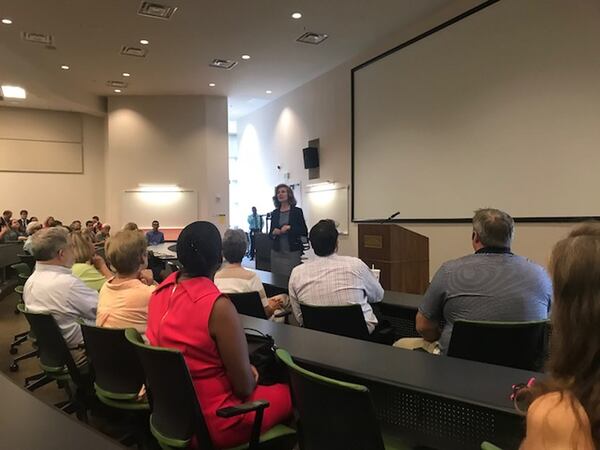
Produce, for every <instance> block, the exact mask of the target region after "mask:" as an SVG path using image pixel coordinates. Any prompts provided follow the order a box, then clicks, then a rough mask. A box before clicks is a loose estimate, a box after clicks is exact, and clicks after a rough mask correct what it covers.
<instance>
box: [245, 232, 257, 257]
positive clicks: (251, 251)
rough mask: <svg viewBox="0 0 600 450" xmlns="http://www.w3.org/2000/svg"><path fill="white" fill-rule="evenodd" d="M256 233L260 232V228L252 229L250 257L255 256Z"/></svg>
mask: <svg viewBox="0 0 600 450" xmlns="http://www.w3.org/2000/svg"><path fill="white" fill-rule="evenodd" d="M256 233H260V230H258V229H254V230H250V251H249V252H248V256H250V258H251V259H252V258H254V256H255V253H256V245H255V244H254V242H255V239H254V236H255V235H256Z"/></svg>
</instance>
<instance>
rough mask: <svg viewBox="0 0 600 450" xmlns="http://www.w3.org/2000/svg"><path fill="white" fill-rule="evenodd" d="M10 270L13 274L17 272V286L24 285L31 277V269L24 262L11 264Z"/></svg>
mask: <svg viewBox="0 0 600 450" xmlns="http://www.w3.org/2000/svg"><path fill="white" fill-rule="evenodd" d="M10 268H11V269H13V270H14V271H15V272H17V277H18V278H19V284H24V283H25V281H26V280H27V278H29V277H30V276H31V269H30V268H29V266H28V265H27V264H26V263H24V262H20V263H16V264H12V265H11V266H10Z"/></svg>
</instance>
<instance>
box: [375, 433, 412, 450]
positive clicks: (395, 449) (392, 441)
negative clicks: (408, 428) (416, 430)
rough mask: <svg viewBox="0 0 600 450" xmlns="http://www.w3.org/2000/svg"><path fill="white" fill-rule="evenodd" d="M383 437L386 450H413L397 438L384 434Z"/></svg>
mask: <svg viewBox="0 0 600 450" xmlns="http://www.w3.org/2000/svg"><path fill="white" fill-rule="evenodd" d="M381 437H382V438H383V446H384V447H385V450H412V447H411V446H410V445H408V444H407V443H406V442H405V441H403V440H402V439H400V438H398V437H396V436H393V435H391V434H388V433H385V432H383V433H381Z"/></svg>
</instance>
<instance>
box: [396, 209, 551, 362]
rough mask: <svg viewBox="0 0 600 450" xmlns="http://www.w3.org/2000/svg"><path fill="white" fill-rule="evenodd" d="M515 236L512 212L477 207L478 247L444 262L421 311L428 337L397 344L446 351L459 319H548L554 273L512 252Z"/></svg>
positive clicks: (475, 237)
mask: <svg viewBox="0 0 600 450" xmlns="http://www.w3.org/2000/svg"><path fill="white" fill-rule="evenodd" d="M513 236H514V221H513V219H512V217H511V216H509V215H508V214H507V213H505V212H503V211H500V210H497V209H480V210H478V211H476V212H475V216H474V217H473V233H472V236H471V241H472V245H473V250H475V253H474V254H472V255H468V256H464V257H462V258H459V259H456V260H453V261H448V262H446V263H444V264H443V265H442V266H441V267H440V269H439V270H438V271H437V273H436V274H435V275H434V277H433V279H432V280H431V284H430V285H429V288H428V289H427V292H426V293H425V298H424V300H423V304H422V305H421V306H420V307H419V312H418V313H417V317H416V328H417V331H418V332H419V334H420V335H421V336H423V338H405V339H400V340H399V341H396V343H394V346H396V347H400V348H407V349H419V348H421V349H424V350H426V351H428V352H430V353H442V354H445V352H446V351H447V350H448V344H449V342H450V337H451V335H452V327H453V325H454V322H455V321H456V320H459V319H464V320H489V321H528V320H543V319H547V318H548V312H549V310H550V302H551V297H552V283H551V281H550V278H549V277H548V274H547V273H546V272H545V270H544V269H543V268H542V267H540V266H538V265H537V264H534V263H533V262H531V261H529V260H527V259H526V258H523V257H522V256H517V255H515V254H513V253H512V252H511V243H512V239H513ZM442 322H443V323H444V325H443V327H442V328H441V329H440V324H441V323H442ZM438 340H439V341H438Z"/></svg>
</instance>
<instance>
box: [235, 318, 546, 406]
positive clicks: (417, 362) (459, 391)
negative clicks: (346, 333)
mask: <svg viewBox="0 0 600 450" xmlns="http://www.w3.org/2000/svg"><path fill="white" fill-rule="evenodd" d="M241 317H242V322H243V325H244V327H246V328H255V329H257V330H260V331H261V332H263V333H265V334H270V335H271V336H273V338H274V339H275V343H276V345H277V346H278V347H280V348H284V349H286V350H288V351H289V352H290V354H291V355H292V356H293V357H294V358H296V359H297V360H298V361H300V362H305V363H308V364H310V365H313V366H317V367H322V368H324V369H328V370H332V371H334V372H342V373H345V374H348V375H350V376H352V377H356V378H359V379H364V380H370V381H375V382H378V383H383V384H386V385H391V386H395V387H399V388H402V389H408V390H411V391H417V392H420V393H425V394H430V395H434V396H437V397H443V398H446V399H450V400H454V401H458V402H464V403H468V404H472V405H477V406H481V407H484V408H487V409H493V410H496V411H500V412H503V413H508V414H512V415H516V414H517V412H516V411H515V408H514V406H513V404H512V401H511V400H510V399H509V396H510V394H511V386H512V385H513V384H515V383H521V382H527V380H529V379H530V378H531V377H532V376H536V377H538V378H539V377H540V376H541V374H538V373H534V372H530V371H526V370H519V369H512V368H508V367H502V366H495V365H490V364H483V363H478V362H474V361H467V360H462V359H457V358H450V357H445V356H434V355H430V354H427V353H423V352H416V351H410V350H403V349H399V348H394V347H391V346H385V345H380V344H375V343H371V342H366V341H361V340H357V339H351V338H346V337H342V336H337V335H333V334H328V333H322V332H319V331H314V330H308V329H305V328H300V327H294V326H291V325H285V324H279V323H274V322H271V321H268V320H262V319H256V318H253V317H248V316H241Z"/></svg>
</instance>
